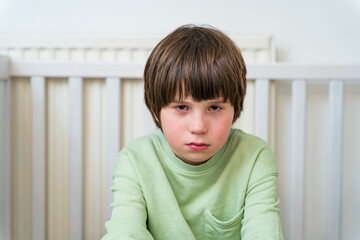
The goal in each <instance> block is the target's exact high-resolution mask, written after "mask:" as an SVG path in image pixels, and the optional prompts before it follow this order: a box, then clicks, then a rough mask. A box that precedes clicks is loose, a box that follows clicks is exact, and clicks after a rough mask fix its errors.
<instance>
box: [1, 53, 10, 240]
mask: <svg viewBox="0 0 360 240" xmlns="http://www.w3.org/2000/svg"><path fill="white" fill-rule="evenodd" d="M0 75H1V76H0V124H1V125H0V189H1V191H0V239H4V240H10V239H11V231H10V221H11V219H10V212H11V211H10V209H11V182H10V170H11V162H10V161H11V160H10V140H11V139H10V127H11V126H10V79H9V76H8V59H7V58H4V57H0ZM2 75H3V76H2Z"/></svg>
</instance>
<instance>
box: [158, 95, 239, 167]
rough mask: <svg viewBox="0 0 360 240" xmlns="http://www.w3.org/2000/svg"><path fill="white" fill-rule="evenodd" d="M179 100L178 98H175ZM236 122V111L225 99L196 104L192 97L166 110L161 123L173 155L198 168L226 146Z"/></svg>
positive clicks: (161, 117) (169, 106)
mask: <svg viewBox="0 0 360 240" xmlns="http://www.w3.org/2000/svg"><path fill="white" fill-rule="evenodd" d="M175 99H177V98H175ZM233 118H234V107H233V106H232V105H231V104H230V102H224V101H223V99H222V98H218V99H211V100H205V101H200V102H195V101H194V100H193V99H192V98H191V97H186V98H185V99H181V100H174V101H173V102H171V103H170V104H169V105H167V106H165V107H163V108H162V109H161V112H160V122H161V127H162V130H163V133H164V135H165V138H166V140H167V141H168V143H169V145H170V147H171V149H172V151H173V152H174V154H175V155H176V156H177V157H178V158H180V159H181V160H182V161H184V162H185V163H188V164H192V165H199V164H201V163H204V162H206V161H207V160H208V159H209V158H211V157H212V156H213V155H214V154H215V153H216V152H217V151H219V150H220V148H221V147H222V146H223V145H224V144H225V142H226V140H227V138H228V136H229V134H230V129H231V126H232V122H233Z"/></svg>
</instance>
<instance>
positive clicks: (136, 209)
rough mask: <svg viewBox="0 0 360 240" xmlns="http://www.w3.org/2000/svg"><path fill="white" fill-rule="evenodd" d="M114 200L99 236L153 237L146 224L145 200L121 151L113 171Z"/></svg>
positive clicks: (144, 239) (116, 238)
mask: <svg viewBox="0 0 360 240" xmlns="http://www.w3.org/2000/svg"><path fill="white" fill-rule="evenodd" d="M113 181H114V186H113V187H112V191H113V192H114V202H113V203H112V204H111V208H112V215H111V219H110V220H109V221H108V222H107V223H106V224H105V226H106V230H107V234H106V235H105V236H104V237H103V238H102V240H110V239H111V240H122V239H141V240H147V239H153V237H152V236H151V234H150V233H149V231H148V230H147V227H146V220H147V212H146V202H145V200H144V196H143V193H142V190H141V187H140V185H139V181H138V178H137V176H136V173H135V171H134V169H133V166H132V163H131V161H130V160H129V158H128V157H127V155H126V154H120V155H119V158H118V160H117V162H116V166H115V172H114V178H113Z"/></svg>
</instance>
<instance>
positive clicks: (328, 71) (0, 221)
mask: <svg viewBox="0 0 360 240" xmlns="http://www.w3.org/2000/svg"><path fill="white" fill-rule="evenodd" d="M144 39H150V40H149V41H148V42H147V43H145V44H144V43H141V44H140V45H141V46H142V47H141V49H139V47H136V46H138V45H139V41H138V40H137V41H135V40H132V41H129V39H127V41H124V42H121V41H120V40H118V41H112V43H114V42H118V43H119V42H120V43H122V44H123V46H125V47H119V46H115V45H112V44H111V43H110V42H106V41H105V40H104V39H102V41H99V42H101V44H104V42H105V45H106V46H102V45H101V46H100V45H98V46H97V47H95V48H94V47H90V45H91V44H90V43H89V44H88V46H84V47H76V45H77V44H74V43H72V44H70V43H67V42H66V41H64V40H63V42H65V43H67V45H66V44H65V46H63V47H62V48H59V47H58V44H59V43H58V42H55V43H54V42H51V41H50V43H51V44H50V45H46V44H45V43H42V44H43V46H34V44H33V45H32V46H31V47H29V46H30V45H31V44H30V45H29V46H22V45H21V46H20V45H19V44H18V43H17V42H16V41H15V42H14V43H13V44H14V45H13V46H10V47H9V46H8V47H6V48H5V47H4V48H2V50H1V51H3V53H5V54H7V55H9V56H10V57H11V61H10V62H9V63H8V64H9V66H10V70H9V72H8V74H4V76H3V77H2V78H3V80H2V81H1V82H0V84H1V85H0V94H1V102H0V114H1V115H0V137H1V139H0V140H1V141H2V143H3V144H1V146H0V147H1V148H0V150H1V152H2V153H4V154H2V155H1V157H2V159H1V162H0V164H1V165H0V166H1V168H0V174H1V185H0V186H1V189H3V190H2V191H1V192H0V201H1V202H0V203H1V205H0V213H1V215H0V216H1V217H0V228H1V234H2V235H1V239H31V238H32V239H37V240H38V239H39V240H41V239H86V240H87V239H99V237H100V236H101V235H102V234H103V233H104V221H105V220H106V219H107V218H108V217H109V214H110V209H109V205H110V202H111V201H112V195H111V192H110V186H111V185H112V181H111V177H112V172H113V166H114V161H115V159H116V155H117V152H118V151H119V150H120V149H121V147H122V146H124V145H125V144H127V143H128V142H129V141H131V140H132V139H134V138H136V137H138V136H141V135H143V134H146V133H148V132H150V131H153V130H154V129H155V126H154V124H153V122H152V119H151V117H150V115H149V113H148V111H147V110H146V108H145V106H144V103H143V96H142V80H141V78H142V71H143V67H144V60H145V59H146V56H147V55H148V53H149V51H150V50H151V48H152V47H153V44H154V43H155V42H157V40H156V41H155V40H151V39H156V38H150V37H146V38H144ZM157 39H159V38H157ZM9 41H10V40H9ZM39 41H40V40H39V39H38V41H37V42H36V43H38V42H39ZM54 41H55V40H54ZM58 41H59V40H58ZM40 42H41V41H40ZM84 42H85V43H87V41H85V40H84V39H80V40H79V42H76V43H79V44H80V43H84ZM129 42H130V43H132V44H129ZM237 42H238V44H239V45H240V47H242V48H243V49H244V50H243V53H244V57H245V60H246V62H247V65H248V79H249V89H248V96H247V99H246V103H245V111H244V114H243V115H242V117H241V119H240V121H239V122H237V123H235V126H236V127H240V128H242V129H245V130H246V131H248V132H251V133H254V134H255V135H258V136H260V137H262V138H264V139H265V140H267V141H268V142H269V143H270V144H271V146H272V147H273V148H274V150H275V153H276V155H277V158H278V164H279V169H280V177H279V191H278V192H279V195H280V198H281V204H280V207H281V217H282V221H283V228H284V233H285V236H286V239H293V240H297V239H299V240H300V239H360V232H359V229H358V228H357V226H358V225H359V223H360V220H359V219H360V218H359V216H358V215H359V214H356V212H359V211H360V205H359V203H360V188H359V183H360V177H358V176H357V175H358V174H357V173H358V172H359V171H360V161H359V160H360V152H359V150H358V146H359V145H360V126H359V124H358V122H360V81H359V80H360V66H359V65H356V66H355V65H354V66H349V65H343V66H341V65H337V66H334V65H332V66H329V65H294V64H285V63H270V62H272V61H273V60H274V47H273V46H274V45H273V42H272V39H271V37H270V36H268V35H256V36H255V35H254V36H250V35H247V36H239V37H238V38H237ZM92 43H94V42H92ZM16 44H18V45H16ZM47 44H49V42H48V43H47ZM85 45H86V44H85ZM95 45H96V44H95ZM109 46H110V47H111V49H109ZM105 47H106V48H105ZM0 49H1V46H0ZM2 59H4V60H3V65H4V66H5V65H6V59H5V58H2ZM254 62H257V63H254ZM259 62H268V63H259ZM0 72H3V73H5V72H6V67H4V69H3V71H0ZM9 76H10V77H11V80H10V77H9ZM10 103H11V104H10ZM313 116H316V117H315V118H314V117H313ZM316 172H317V173H318V174H316ZM10 225H11V226H10ZM10 236H11V237H10Z"/></svg>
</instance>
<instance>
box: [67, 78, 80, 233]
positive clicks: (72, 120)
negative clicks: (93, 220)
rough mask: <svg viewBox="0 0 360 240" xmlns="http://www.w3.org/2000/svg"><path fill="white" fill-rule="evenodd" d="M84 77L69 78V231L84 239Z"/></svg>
mask: <svg viewBox="0 0 360 240" xmlns="http://www.w3.org/2000/svg"><path fill="white" fill-rule="evenodd" d="M82 147H83V79H82V78H78V77H70V78H69V161H70V162H69V177H70V181H69V183H70V186H69V197H70V199H69V205H70V206H69V208H70V209H69V211H70V214H69V232H70V240H77V239H82V238H83V237H82V236H83V234H82V229H83V224H82V216H83V194H82V189H83V151H82V149H83V148H82Z"/></svg>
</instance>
